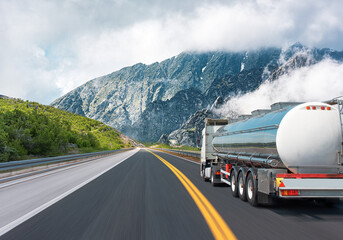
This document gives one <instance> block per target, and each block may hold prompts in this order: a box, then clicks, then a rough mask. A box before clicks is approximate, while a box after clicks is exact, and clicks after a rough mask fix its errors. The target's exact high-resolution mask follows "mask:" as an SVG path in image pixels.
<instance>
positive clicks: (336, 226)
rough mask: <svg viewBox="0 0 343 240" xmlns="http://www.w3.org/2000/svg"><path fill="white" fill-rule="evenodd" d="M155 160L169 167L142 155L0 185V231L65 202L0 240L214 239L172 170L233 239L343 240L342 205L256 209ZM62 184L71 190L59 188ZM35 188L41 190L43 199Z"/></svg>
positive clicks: (189, 168)
mask: <svg viewBox="0 0 343 240" xmlns="http://www.w3.org/2000/svg"><path fill="white" fill-rule="evenodd" d="M154 153H155V154H157V155H158V156H160V157H162V159H163V160H165V161H166V163H164V162H163V161H162V160H161V159H158V158H157V157H156V156H154V155H153V154H152V153H150V152H148V151H146V150H145V149H141V150H139V151H138V150H132V151H128V152H126V153H121V154H116V155H113V156H111V157H107V158H105V159H104V160H97V164H95V163H96V162H94V163H93V164H90V165H84V166H80V167H75V168H73V169H72V171H70V170H66V171H62V172H59V173H55V174H51V175H49V176H42V177H40V178H36V179H32V180H28V181H24V182H21V183H17V184H13V185H10V186H7V187H2V188H1V185H0V204H1V205H0V206H1V207H0V213H1V216H0V218H1V219H0V223H1V224H2V225H0V228H1V227H2V228H4V227H6V224H10V223H12V222H13V221H15V220H16V219H18V218H20V213H21V214H22V215H25V214H27V213H28V212H30V211H31V212H32V211H33V210H32V209H35V208H39V206H41V205H44V202H46V201H52V200H54V199H56V198H58V196H61V195H62V196H63V197H61V199H58V200H56V202H55V203H53V204H52V203H51V205H50V206H45V207H46V208H45V209H43V210H42V209H40V212H38V213H37V214H36V215H35V214H32V215H33V216H31V217H28V219H27V220H25V221H23V223H21V224H19V225H18V226H16V227H14V228H13V229H11V230H10V231H8V232H7V233H5V234H4V235H2V236H1V237H0V239H16V240H20V239H213V238H214V234H213V229H212V228H211V226H210V224H209V222H208V221H207V220H206V218H205V217H204V214H203V212H202V211H201V210H200V208H199V205H198V204H197V203H196V200H195V199H194V198H193V197H194V196H191V195H190V193H189V191H188V190H187V189H186V187H185V185H184V184H183V183H182V179H180V178H178V177H177V176H176V173H174V172H175V171H177V170H178V171H179V172H181V173H183V174H184V175H185V176H186V177H187V178H188V179H189V181H190V182H192V183H193V184H194V186H195V187H196V188H197V189H198V190H199V191H200V192H201V193H202V194H203V195H204V197H205V198H206V199H207V200H208V201H209V202H210V203H211V204H212V206H213V207H214V208H215V209H216V210H217V212H218V213H219V214H220V216H221V218H222V219H223V220H224V221H225V222H226V224H227V226H228V228H229V229H230V231H232V233H233V234H234V236H235V237H236V238H237V239H312V240H313V239H342V236H343V228H342V227H341V226H342V223H343V207H342V205H338V206H337V207H334V208H328V207H325V206H320V205H319V206H317V205H315V204H313V203H309V202H306V201H295V202H294V201H292V202H284V203H279V204H277V205H276V206H274V207H258V208H254V207H251V206H250V205H249V204H248V203H246V202H242V201H241V200H239V199H237V198H233V197H232V196H231V192H230V189H229V188H228V187H225V186H220V187H212V186H211V185H210V184H209V183H208V182H204V181H203V180H202V179H201V178H200V176H199V165H198V164H196V163H193V162H189V161H186V160H184V159H181V158H179V157H176V156H173V155H170V154H166V153H162V152H159V151H154ZM125 159H126V160H125ZM166 164H171V165H170V166H169V167H168V166H167V165H166ZM98 165H99V166H101V167H96V166H98ZM173 167H174V170H172V168H173ZM69 171H70V172H69ZM80 175H82V177H80ZM73 178H76V179H78V180H75V182H74V180H73ZM93 178H94V179H93ZM87 179H88V180H87ZM89 179H90V180H89ZM60 181H61V182H67V183H68V184H66V185H64V184H62V185H63V186H61V185H59V184H57V185H56V182H57V183H58V182H60ZM80 185H81V186H80ZM38 186H41V187H42V188H43V191H42V193H40V194H39V190H37V187H38ZM43 186H45V187H43ZM68 186H69V187H68ZM52 190H53V191H52ZM71 190H73V191H71ZM49 191H52V192H56V194H52V193H51V192H49ZM68 191H69V192H70V194H69V195H68V194H64V195H65V196H64V195H63V193H64V192H68ZM31 192H32V194H30V193H31ZM43 192H48V193H46V194H45V195H44V194H43ZM20 194H24V195H25V194H28V195H29V196H27V197H25V196H21V195H20ZM37 194H38V195H37ZM51 194H52V195H53V196H51ZM46 195H48V197H47V196H46ZM32 199H33V202H35V204H33V203H31V202H32ZM42 199H43V200H42ZM51 199H52V200H51ZM5 200H6V201H5ZM36 202H38V203H36ZM32 204H33V205H32ZM16 205H19V206H25V205H27V206H29V207H30V209H28V210H25V208H24V207H19V209H17V208H16V207H15V206H16ZM8 206H9V207H8ZM37 206H38V207H37ZM6 209H8V210H6ZM13 209H14V210H13ZM15 209H16V210H15ZM12 215H13V216H12Z"/></svg>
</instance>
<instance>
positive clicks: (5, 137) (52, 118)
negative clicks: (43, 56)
mask: <svg viewBox="0 0 343 240" xmlns="http://www.w3.org/2000/svg"><path fill="white" fill-rule="evenodd" d="M130 146H131V144H130V142H127V141H125V143H124V142H123V141H122V137H121V134H120V132H118V131H117V130H115V129H114V128H112V127H109V126H107V125H105V124H103V123H101V122H99V121H96V120H92V119H89V118H86V117H82V116H79V115H76V114H72V113H69V112H66V111H63V110H60V109H56V108H53V107H51V106H45V105H41V104H38V103H35V102H28V101H26V102H25V101H22V100H19V99H6V98H0V161H9V160H17V159H25V158H28V157H29V155H31V156H54V155H62V154H68V153H74V152H91V151H100V150H112V149H120V148H124V147H130Z"/></svg>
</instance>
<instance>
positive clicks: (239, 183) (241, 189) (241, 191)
mask: <svg viewBox="0 0 343 240" xmlns="http://www.w3.org/2000/svg"><path fill="white" fill-rule="evenodd" d="M238 185H239V193H240V195H243V192H244V186H243V177H242V174H240V175H239V181H238Z"/></svg>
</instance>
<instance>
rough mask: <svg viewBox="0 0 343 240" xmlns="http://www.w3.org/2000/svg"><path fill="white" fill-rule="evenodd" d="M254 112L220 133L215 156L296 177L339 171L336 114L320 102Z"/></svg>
mask: <svg viewBox="0 0 343 240" xmlns="http://www.w3.org/2000/svg"><path fill="white" fill-rule="evenodd" d="M254 112H255V114H254V115H255V116H250V117H248V118H246V119H243V120H240V121H237V122H233V123H230V124H228V125H225V126H223V127H221V128H220V129H218V131H217V132H216V133H215V136H214V139H213V141H212V146H213V148H214V150H215V151H216V153H215V154H214V155H217V156H219V157H224V158H227V159H232V160H233V161H237V160H238V161H244V162H250V164H251V165H255V166H263V167H277V168H288V169H290V170H291V171H293V172H296V173H300V172H302V173H306V172H312V173H313V172H325V173H328V172H337V171H339V165H338V161H339V159H338V158H337V156H338V152H339V151H340V142H341V130H340V128H339V127H338V126H340V119H339V112H338V110H337V109H336V108H334V107H332V106H330V105H328V104H325V103H320V102H313V103H304V104H300V103H277V104H273V105H272V109H271V110H269V111H268V110H257V111H254ZM254 112H253V113H254Z"/></svg>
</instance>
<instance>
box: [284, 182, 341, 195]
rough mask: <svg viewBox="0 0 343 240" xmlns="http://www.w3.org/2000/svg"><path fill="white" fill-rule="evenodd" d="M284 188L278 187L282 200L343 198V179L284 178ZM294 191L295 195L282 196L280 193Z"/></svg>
mask: <svg viewBox="0 0 343 240" xmlns="http://www.w3.org/2000/svg"><path fill="white" fill-rule="evenodd" d="M282 183H283V185H284V187H283V186H282V187H279V196H280V197H282V198H341V197H343V179H322V178H311V179H308V178H305V179H304V178H303V179H296V178H284V179H283V180H282ZM287 190H290V191H292V190H296V191H297V194H296V195H284V194H282V193H281V191H287Z"/></svg>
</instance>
